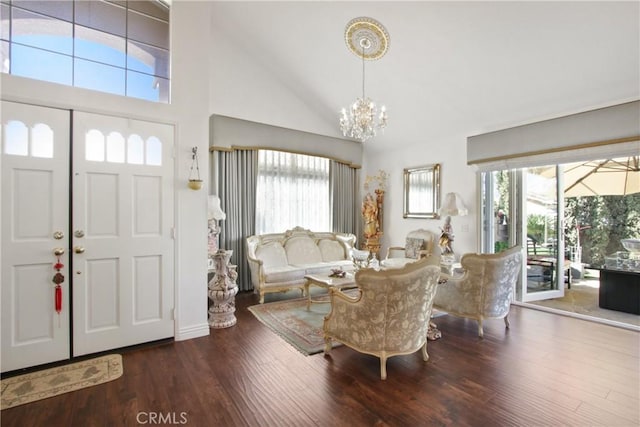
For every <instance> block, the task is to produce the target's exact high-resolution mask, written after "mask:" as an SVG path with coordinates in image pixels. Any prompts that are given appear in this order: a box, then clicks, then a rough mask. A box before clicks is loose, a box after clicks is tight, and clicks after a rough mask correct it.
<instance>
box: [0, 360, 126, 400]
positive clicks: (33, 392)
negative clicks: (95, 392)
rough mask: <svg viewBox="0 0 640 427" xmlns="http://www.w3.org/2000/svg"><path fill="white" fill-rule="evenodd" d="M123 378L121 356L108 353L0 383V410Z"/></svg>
mask: <svg viewBox="0 0 640 427" xmlns="http://www.w3.org/2000/svg"><path fill="white" fill-rule="evenodd" d="M121 376H122V356H121V355H119V354H110V355H108V356H101V357H97V358H95V359H89V360H84V361H82V362H77V363H72V364H69V365H64V366H58V367H55V368H51V369H45V370H42V371H37V372H31V373H29V374H24V375H18V376H15V377H11V378H6V379H3V380H2V381H0V387H1V389H2V394H1V399H0V409H7V408H11V407H13V406H18V405H22V404H25V403H29V402H34V401H36V400H40V399H46V398H47V397H53V396H57V395H59V394H63V393H68V392H70V391H75V390H79V389H81V388H85V387H91V386H94V385H97V384H102V383H106V382H108V381H112V380H115V379H116V378H120V377H121Z"/></svg>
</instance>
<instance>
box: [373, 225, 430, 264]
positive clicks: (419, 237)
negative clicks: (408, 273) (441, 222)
mask: <svg viewBox="0 0 640 427" xmlns="http://www.w3.org/2000/svg"><path fill="white" fill-rule="evenodd" d="M436 239H437V236H436V234H435V233H433V232H431V231H429V230H424V229H419V230H414V231H412V232H410V233H409V234H407V238H406V240H405V246H392V247H390V248H389V249H387V256H386V257H385V259H384V260H383V261H382V262H381V264H382V266H383V267H385V268H399V267H403V266H404V265H405V264H407V263H409V262H414V261H417V260H418V259H422V258H430V262H429V264H433V265H437V264H439V262H440V258H439V257H440V251H439V250H437V248H436V245H435V241H436Z"/></svg>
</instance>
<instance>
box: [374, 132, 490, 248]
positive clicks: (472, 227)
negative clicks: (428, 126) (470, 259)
mask: <svg viewBox="0 0 640 427" xmlns="http://www.w3.org/2000/svg"><path fill="white" fill-rule="evenodd" d="M466 143H467V140H466V135H454V136H452V137H451V138H448V139H446V140H442V141H438V142H434V143H432V144H429V145H427V144H424V143H416V144H414V145H411V146H409V147H407V148H402V149H394V148H393V147H389V148H388V149H385V150H383V151H373V150H367V144H366V143H365V150H364V163H363V170H362V181H364V179H365V178H366V176H367V175H376V174H377V173H378V171H379V170H380V169H382V170H384V171H386V172H387V173H388V174H389V180H388V184H387V191H386V193H385V202H384V225H383V230H384V236H383V238H382V249H381V251H380V255H381V256H382V257H384V255H385V254H386V249H387V248H388V247H389V246H404V243H405V237H406V235H407V234H408V233H409V232H410V231H412V230H416V229H418V228H424V229H427V230H430V231H433V232H435V233H440V227H441V226H442V224H443V222H444V221H443V219H424V218H403V217H402V213H403V191H404V190H403V183H402V181H403V171H404V169H405V168H412V167H416V166H424V165H429V164H434V163H440V167H441V171H440V182H441V199H442V198H444V195H445V194H446V193H448V192H456V193H459V194H460V195H461V196H462V199H463V200H464V202H465V203H466V205H467V208H468V209H469V215H467V216H464V217H454V218H452V220H451V224H452V225H453V232H454V235H455V238H454V242H453V250H454V252H455V253H456V256H457V258H459V257H460V256H461V255H462V254H464V253H465V252H476V251H477V250H478V242H479V239H478V230H477V219H478V208H477V206H476V205H477V201H476V194H477V191H476V173H475V168H474V167H472V166H468V165H467V154H466ZM362 191H363V194H362V197H363V196H364V189H362Z"/></svg>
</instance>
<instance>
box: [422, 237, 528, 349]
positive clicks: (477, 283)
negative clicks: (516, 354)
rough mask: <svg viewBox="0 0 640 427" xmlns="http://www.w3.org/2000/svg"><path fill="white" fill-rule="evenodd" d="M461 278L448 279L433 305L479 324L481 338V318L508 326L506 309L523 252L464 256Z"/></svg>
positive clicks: (441, 286) (517, 248)
mask: <svg viewBox="0 0 640 427" xmlns="http://www.w3.org/2000/svg"><path fill="white" fill-rule="evenodd" d="M461 264H462V268H463V269H464V275H463V276H462V277H459V278H456V277H449V278H448V280H447V282H446V283H443V284H441V285H440V286H439V287H438V293H437V294H436V298H435V301H434V303H433V306H434V307H436V308H437V309H439V310H443V311H446V312H447V313H449V314H452V315H454V316H459V317H466V318H469V319H475V320H476V321H477V322H478V336H479V337H480V338H482V337H483V336H484V331H483V329H482V322H483V320H484V319H500V318H504V323H505V326H506V327H507V328H508V327H509V319H508V316H509V308H510V306H511V300H512V298H513V292H514V289H515V285H516V283H517V281H518V277H519V275H520V269H521V268H522V249H521V248H520V246H514V247H512V248H510V249H507V250H506V251H504V252H500V253H498V254H471V253H468V254H464V255H463V256H462V259H461Z"/></svg>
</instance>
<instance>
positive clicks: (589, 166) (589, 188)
mask: <svg viewBox="0 0 640 427" xmlns="http://www.w3.org/2000/svg"><path fill="white" fill-rule="evenodd" d="M638 192H640V156H630V157H624V158H618V159H606V160H594V161H589V162H584V163H573V164H570V165H566V166H565V169H564V196H565V197H580V196H615V195H617V196H624V195H628V194H634V193H638Z"/></svg>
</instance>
